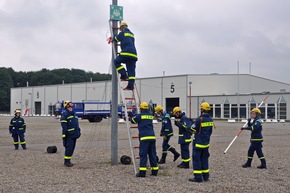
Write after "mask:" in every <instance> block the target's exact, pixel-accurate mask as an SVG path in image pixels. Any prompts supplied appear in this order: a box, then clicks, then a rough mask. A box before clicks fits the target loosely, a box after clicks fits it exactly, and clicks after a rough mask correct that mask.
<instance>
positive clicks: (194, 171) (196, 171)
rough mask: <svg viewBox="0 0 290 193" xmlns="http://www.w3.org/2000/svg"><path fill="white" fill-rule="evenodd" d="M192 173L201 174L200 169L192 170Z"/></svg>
mask: <svg viewBox="0 0 290 193" xmlns="http://www.w3.org/2000/svg"><path fill="white" fill-rule="evenodd" d="M193 174H202V170H193Z"/></svg>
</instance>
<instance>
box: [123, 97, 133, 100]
mask: <svg viewBox="0 0 290 193" xmlns="http://www.w3.org/2000/svg"><path fill="white" fill-rule="evenodd" d="M125 100H135V98H133V97H132V98H125Z"/></svg>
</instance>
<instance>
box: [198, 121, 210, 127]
mask: <svg viewBox="0 0 290 193" xmlns="http://www.w3.org/2000/svg"><path fill="white" fill-rule="evenodd" d="M210 126H213V122H203V123H201V127H210Z"/></svg>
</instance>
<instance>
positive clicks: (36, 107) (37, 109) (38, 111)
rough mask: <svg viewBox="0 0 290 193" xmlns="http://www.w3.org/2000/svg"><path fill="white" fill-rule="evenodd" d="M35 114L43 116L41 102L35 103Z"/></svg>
mask: <svg viewBox="0 0 290 193" xmlns="http://www.w3.org/2000/svg"><path fill="white" fill-rule="evenodd" d="M35 114H36V115H37V114H38V115H40V114H41V102H35Z"/></svg>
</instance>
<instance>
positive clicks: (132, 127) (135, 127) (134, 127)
mask: <svg viewBox="0 0 290 193" xmlns="http://www.w3.org/2000/svg"><path fill="white" fill-rule="evenodd" d="M130 128H131V129H137V128H138V126H131V127H130Z"/></svg>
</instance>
